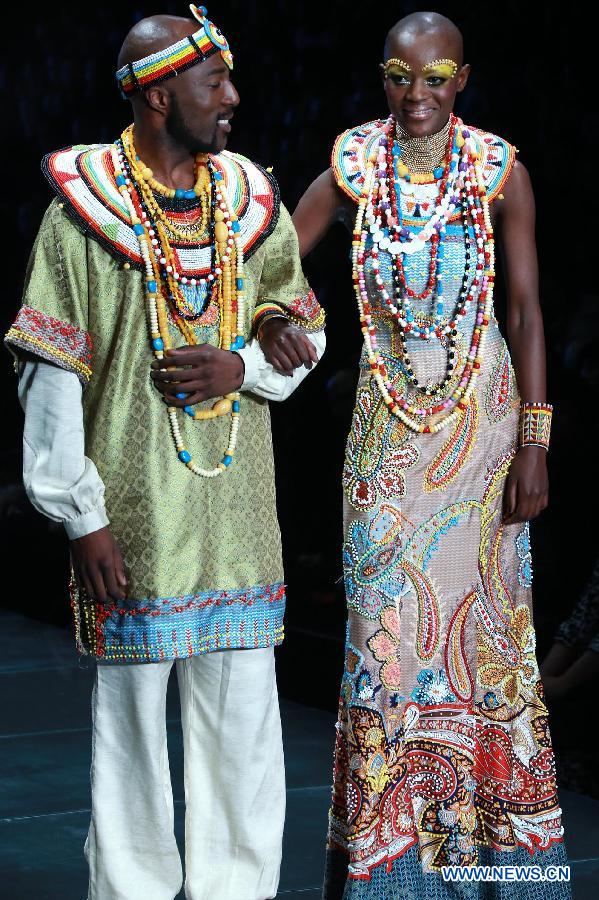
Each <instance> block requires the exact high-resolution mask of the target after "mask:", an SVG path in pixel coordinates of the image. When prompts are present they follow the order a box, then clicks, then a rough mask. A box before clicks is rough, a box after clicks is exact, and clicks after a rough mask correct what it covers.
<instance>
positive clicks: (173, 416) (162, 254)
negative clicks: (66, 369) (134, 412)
mask: <svg viewBox="0 0 599 900" xmlns="http://www.w3.org/2000/svg"><path fill="white" fill-rule="evenodd" d="M128 132H129V130H128ZM129 133H130V132H129ZM131 137H132V134H131ZM131 148H132V141H131V144H130V145H128V144H127V137H126V134H124V135H123V136H122V138H121V142H120V143H119V142H117V143H116V144H114V145H113V147H112V160H113V165H114V171H115V179H116V183H117V187H118V189H119V191H120V193H121V196H122V197H123V201H124V203H125V206H126V208H127V211H128V213H129V217H130V221H131V225H132V227H133V231H134V233H135V235H136V237H137V240H138V243H139V249H140V254H141V257H142V260H143V263H144V270H145V282H146V300H147V314H148V325H149V330H150V338H151V344H152V349H153V352H154V356H155V357H156V359H163V358H164V354H165V351H166V350H168V349H170V348H171V347H172V342H171V338H170V329H169V310H168V306H167V300H166V299H165V295H166V298H167V299H168V300H170V302H171V308H170V313H171V316H172V319H173V321H174V323H175V325H176V326H177V328H178V329H179V330H180V331H181V334H182V335H183V337H184V339H185V341H186V343H187V344H189V345H195V344H197V339H196V336H195V333H194V331H193V329H192V327H191V326H190V325H189V324H188V323H187V322H186V321H185V319H184V318H182V316H181V315H180V314H179V309H178V308H177V307H179V306H180V303H181V297H182V295H181V292H180V289H179V286H178V282H179V281H183V278H184V277H185V276H184V275H182V273H181V272H179V271H177V270H176V269H175V268H174V267H173V266H172V265H171V264H170V262H169V261H170V260H174V259H175V254H174V251H173V248H172V247H171V246H170V241H169V239H168V235H167V233H166V232H167V230H168V231H170V230H171V228H170V223H169V224H168V225H167V226H166V228H162V227H160V226H158V223H156V222H153V221H152V219H151V218H150V215H149V212H148V209H149V210H151V211H152V212H153V211H154V209H153V206H154V205H157V204H156V202H155V201H150V202H149V203H148V197H149V193H151V190H150V189H149V187H148V185H147V184H145V182H144V180H143V179H144V175H143V168H142V166H141V165H139V166H137V167H135V166H132V165H131V163H132V149H131ZM206 167H207V170H208V173H209V176H210V178H209V184H210V185H211V186H212V191H213V195H214V202H213V203H211V212H212V214H211V216H210V221H211V224H212V225H213V233H214V252H213V257H212V258H213V261H214V263H215V265H214V266H213V271H212V272H210V274H209V275H208V276H207V278H206V279H205V283H206V284H208V283H209V282H210V283H211V284H212V285H213V290H217V291H218V297H219V306H220V310H221V315H220V339H219V346H220V347H221V349H229V350H231V351H233V350H237V349H241V348H242V347H243V346H244V345H245V339H244V337H243V332H244V326H245V290H244V287H245V281H244V273H243V246H242V244H241V240H240V226H239V222H238V220H237V217H236V216H235V214H234V213H233V212H232V210H231V208H230V206H229V203H228V200H227V197H226V193H225V192H224V191H222V190H221V188H220V186H219V184H218V183H219V182H220V181H221V180H222V175H221V174H220V172H218V171H216V170H215V169H214V167H213V166H212V163H211V161H210V159H209V158H207V159H206ZM148 191H149V193H148ZM161 224H162V223H161ZM161 266H162V267H163V271H161ZM175 298H177V300H178V301H179V302H175ZM183 300H184V298H183ZM177 396H178V397H179V398H181V399H183V398H184V397H185V394H182V393H181V394H178V395H177ZM185 413H186V414H187V415H189V416H191V417H192V418H193V419H195V420H198V421H203V420H208V419H214V418H218V417H220V416H224V415H228V414H230V415H231V425H230V429H229V438H228V443H227V447H226V450H225V452H224V455H223V458H222V460H221V462H220V463H219V464H218V465H217V466H216V467H215V468H213V469H204V468H202V467H201V466H198V465H197V463H196V462H195V461H194V459H193V458H192V455H191V453H190V452H189V450H188V449H187V447H186V446H185V443H184V441H183V436H182V434H181V429H180V427H179V421H178V411H177V408H176V407H168V408H167V414H168V418H169V423H170V428H171V432H172V436H173V440H174V443H175V447H176V450H177V455H178V457H179V459H180V460H181V462H182V463H184V464H185V465H186V466H187V468H188V469H190V470H191V471H192V472H193V473H194V474H196V475H200V476H202V477H204V478H214V477H215V476H217V475H220V474H221V473H222V472H224V471H226V470H227V468H228V467H229V466H230V464H231V462H232V461H233V456H234V454H235V449H236V446H237V438H238V432H239V421H240V395H239V392H234V393H231V394H227V395H226V396H225V397H222V398H220V399H219V400H217V401H216V402H215V403H214V405H213V406H212V409H209V410H194V409H193V407H191V406H187V407H185Z"/></svg>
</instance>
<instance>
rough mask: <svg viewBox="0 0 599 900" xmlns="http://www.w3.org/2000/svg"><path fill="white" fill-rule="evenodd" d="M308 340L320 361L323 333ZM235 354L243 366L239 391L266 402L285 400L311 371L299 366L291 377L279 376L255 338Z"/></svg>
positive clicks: (322, 348) (320, 332)
mask: <svg viewBox="0 0 599 900" xmlns="http://www.w3.org/2000/svg"><path fill="white" fill-rule="evenodd" d="M308 338H309V339H310V341H311V342H312V344H313V345H314V347H315V349H316V353H317V354H318V359H319V360H320V359H321V357H322V355H323V353H324V351H325V347H326V337H325V333H324V331H316V332H314V334H309V335H308ZM235 352H236V353H239V355H240V356H241V358H242V359H243V363H244V365H245V377H244V379H243V384H242V385H241V390H242V391H248V392H251V393H252V394H257V395H258V396H259V397H265V398H266V399H267V400H273V401H281V400H286V399H287V397H289V396H290V395H291V394H292V393H293V392H294V390H295V389H296V388H297V387H299V385H300V384H301V383H302V381H303V380H304V378H305V377H306V375H308V374H309V372H311V371H312V370H311V369H307V368H306V367H305V366H300V367H299V369H295V371H294V373H293V375H281V374H280V372H277V370H276V369H275V368H274V366H272V365H271V364H270V363H269V362H267V361H266V357H265V356H264V353H263V352H262V349H261V347H260V344H259V343H258V340H257V339H256V338H252V340H251V341H250V342H249V343H248V344H246V346H245V347H244V348H243V350H236V351H235Z"/></svg>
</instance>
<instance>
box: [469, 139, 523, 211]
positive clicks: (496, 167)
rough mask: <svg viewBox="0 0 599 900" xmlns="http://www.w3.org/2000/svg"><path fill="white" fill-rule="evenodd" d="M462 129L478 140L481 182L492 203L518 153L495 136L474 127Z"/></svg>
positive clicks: (507, 176) (499, 191)
mask: <svg viewBox="0 0 599 900" xmlns="http://www.w3.org/2000/svg"><path fill="white" fill-rule="evenodd" d="M464 127H465V129H466V130H468V131H470V132H471V133H472V134H473V135H474V137H476V138H477V139H478V144H479V153H480V161H481V168H482V174H483V181H484V184H485V187H486V189H487V197H488V199H489V201H492V200H494V199H495V197H497V195H498V194H500V193H501V190H502V189H503V187H504V185H505V183H506V181H507V179H508V178H509V176H510V173H511V171H512V168H513V166H514V162H515V159H516V153H517V152H518V151H517V149H516V147H514V145H513V144H510V143H509V141H506V140H505V138H502V137H499V135H497V134H493V133H492V132H490V131H484V129H482V128H477V127H476V126H475V125H465V126H464Z"/></svg>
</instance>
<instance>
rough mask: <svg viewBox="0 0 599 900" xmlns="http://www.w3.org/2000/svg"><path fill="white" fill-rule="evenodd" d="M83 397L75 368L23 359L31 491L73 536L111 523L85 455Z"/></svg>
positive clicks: (25, 466) (26, 466)
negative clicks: (74, 371)
mask: <svg viewBox="0 0 599 900" xmlns="http://www.w3.org/2000/svg"><path fill="white" fill-rule="evenodd" d="M81 395H82V387H81V383H80V381H79V379H78V377H77V376H76V375H75V374H74V373H73V372H67V371H65V370H64V369H60V368H59V367H58V366H54V365H52V364H51V363H47V362H44V361H43V360H40V359H32V360H25V361H22V362H21V364H20V369H19V400H20V401H21V406H22V407H23V410H24V412H25V429H24V432H23V482H24V485H25V490H26V492H27V496H28V497H29V499H30V501H31V503H32V504H33V506H34V507H35V508H36V509H37V510H38V511H39V512H41V513H43V514H44V515H45V516H47V517H48V518H49V519H52V520H53V521H54V522H62V523H63V525H64V527H65V530H66V533H67V535H68V537H69V539H71V540H72V539H74V538H78V537H83V535H85V534H90V533H91V532H92V531H97V530H98V529H99V528H103V527H104V526H106V525H108V517H107V515H106V509H105V507H104V483H103V482H102V479H101V478H100V476H99V474H98V470H97V469H96V467H95V465H94V464H93V462H92V461H91V459H88V458H87V457H86V455H85V434H84V430H83V408H82V405H81Z"/></svg>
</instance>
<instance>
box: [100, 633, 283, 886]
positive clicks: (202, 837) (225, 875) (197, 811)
mask: <svg viewBox="0 0 599 900" xmlns="http://www.w3.org/2000/svg"><path fill="white" fill-rule="evenodd" d="M172 665H173V661H167V662H160V663H144V664H129V665H115V664H111V665H98V667H97V671H96V681H95V685H94V690H93V695H92V714H93V740H92V768H91V780H92V815H91V824H90V829H89V834H88V837H87V841H86V844H85V855H86V857H87V860H88V864H89V873H90V881H89V894H88V900H173V898H174V897H175V896H176V895H177V894H178V892H179V891H180V889H181V885H182V882H183V876H182V869H181V860H180V857H179V853H178V850H177V844H176V842H175V836H174V832H173V794H172V790H171V781H170V773H169V765H168V753H167V745H166V686H167V681H168V676H169V672H170V670H171V668H172ZM175 665H176V670H177V678H178V682H179V693H180V697H181V721H182V727H183V743H184V758H185V803H186V810H185V870H186V877H185V896H186V898H187V900H265V898H271V897H274V896H275V895H276V893H277V887H278V882H279V870H280V864H281V844H282V836H283V822H284V818H285V773H284V766H283V745H282V739H281V720H280V715H279V705H278V698H277V688H276V679H275V664H274V652H273V650H272V648H268V649H261V650H225V651H222V652H217V653H209V654H206V655H203V656H194V657H190V658H189V659H184V660H177V662H176V663H175Z"/></svg>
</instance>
